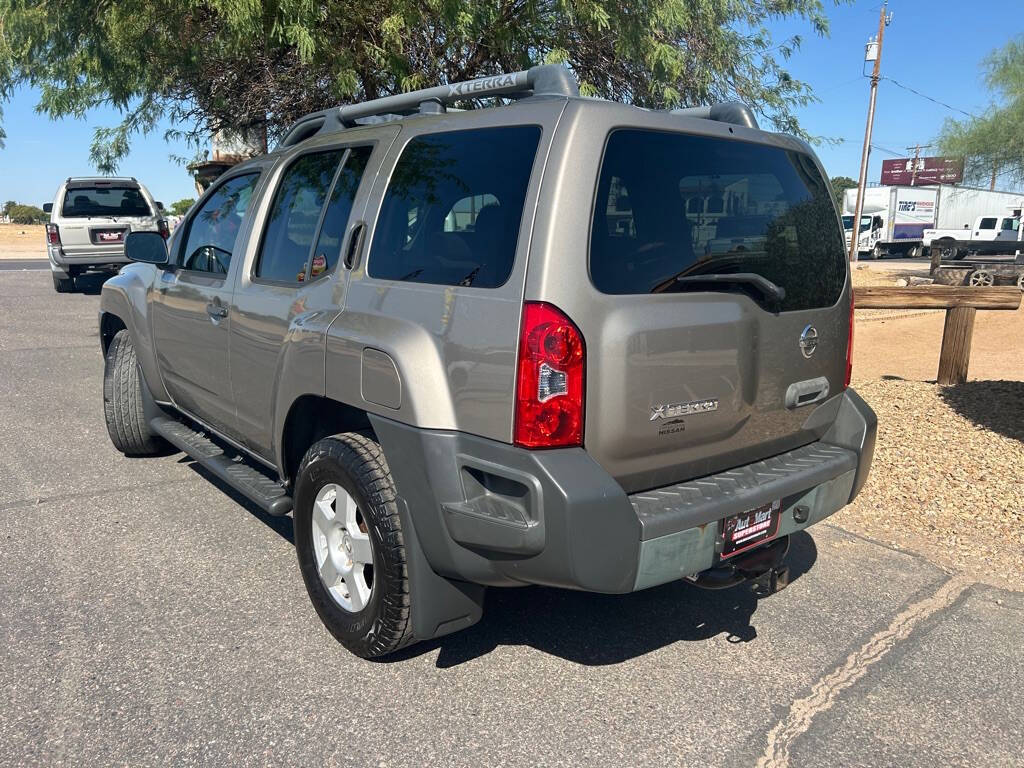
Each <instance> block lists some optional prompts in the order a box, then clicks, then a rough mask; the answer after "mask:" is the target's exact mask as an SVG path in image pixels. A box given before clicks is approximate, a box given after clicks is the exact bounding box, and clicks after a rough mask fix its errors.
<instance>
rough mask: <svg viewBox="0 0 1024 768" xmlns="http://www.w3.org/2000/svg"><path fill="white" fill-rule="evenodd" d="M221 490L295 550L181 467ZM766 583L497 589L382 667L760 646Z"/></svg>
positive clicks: (796, 560) (797, 555)
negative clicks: (604, 590)
mask: <svg viewBox="0 0 1024 768" xmlns="http://www.w3.org/2000/svg"><path fill="white" fill-rule="evenodd" d="M179 461H180V462H181V463H183V464H188V465H189V467H190V468H191V469H192V470H193V471H195V472H196V473H197V474H199V475H200V476H201V477H202V478H203V479H204V480H206V481H207V482H210V483H212V484H213V485H215V486H216V487H217V488H218V489H219V490H220V491H221V492H222V493H224V494H226V495H227V496H228V497H230V498H231V499H232V500H233V501H234V502H235V503H237V504H238V505H239V506H241V507H243V508H244V509H245V510H246V511H247V512H249V514H251V515H252V516H253V517H255V518H256V519H257V520H259V521H260V522H262V523H263V524H264V525H266V526H267V527H268V528H270V529H271V530H272V531H274V532H275V533H277V534H278V535H279V536H280V537H281V538H283V539H285V540H286V541H288V542H290V543H291V544H292V546H294V545H295V532H294V528H293V525H292V517H291V516H290V515H289V516H286V517H273V516H272V515H268V514H267V513H266V512H264V511H263V510H262V509H261V508H260V507H259V506H257V505H256V504H254V503H253V502H251V501H249V499H247V498H246V497H245V496H243V495H242V494H240V493H239V492H238V491H236V490H235V489H234V488H232V487H231V486H229V485H227V484H226V483H223V482H222V481H221V480H220V479H218V478H217V477H216V476H214V475H213V474H211V473H210V472H209V471H207V470H206V469H204V468H203V467H202V465H200V464H198V463H196V462H195V461H193V460H192V459H190V458H189V457H188V456H184V455H183V456H182V457H181V459H180V460H179ZM817 559H818V548H817V546H816V545H815V543H814V539H813V538H812V537H811V536H810V534H808V533H807V532H806V531H799V532H797V533H795V534H793V535H792V537H791V538H790V547H789V553H788V554H787V555H786V559H785V563H786V565H788V566H789V577H790V583H791V584H792V583H793V582H795V581H797V579H799V578H800V577H802V576H803V575H804V574H805V573H807V572H808V571H810V570H811V568H812V567H813V566H814V563H815V562H816V561H817ZM765 581H766V580H765V579H762V580H760V581H758V582H749V583H747V584H740V585H738V586H735V587H732V588H730V589H722V590H705V589H701V588H699V587H696V586H693V585H692V584H689V583H688V582H685V581H676V582H673V583H671V584H665V585H662V586H660V587H653V588H651V589H646V590H643V591H640V592H634V593H631V594H626V595H601V594H595V593H591V592H575V591H573V590H568V589H554V588H550V587H521V588H493V589H489V590H488V591H487V597H486V603H485V606H484V615H483V618H482V619H481V620H480V622H479V623H478V624H476V625H474V626H473V627H470V628H469V629H467V630H464V631H462V632H457V633H455V634H453V635H446V636H445V637H441V638H437V639H434V640H428V641H426V642H422V643H417V644H416V645H413V646H411V647H409V648H406V649H403V650H401V651H398V652H397V653H394V654H391V655H390V656H387V657H385V658H383V659H377V660H376V662H377V663H382V664H391V663H395V662H401V661H406V660H408V659H412V658H416V657H418V656H421V655H423V654H424V653H430V652H431V651H433V650H435V649H439V650H440V652H439V654H438V657H437V662H436V666H437V667H438V668H441V669H447V668H449V667H455V666H458V665H459V664H463V663H465V662H467V661H472V660H473V659H477V658H480V657H482V656H486V655H487V654H488V653H490V652H491V651H493V650H495V649H497V648H498V647H499V646H503V645H526V646H530V647H532V648H536V649H537V650H539V651H543V652H544V653H549V654H551V655H553V656H558V657H559V658H563V659H565V660H567V661H572V662H575V663H577V664H583V665H586V666H602V665H606V664H619V663H622V662H624V661H628V660H629V659H632V658H636V657H638V656H643V655H644V654H647V653H650V652H651V651H655V650H658V649H659V648H663V647H664V646H667V645H671V644H672V643H676V642H679V641H687V642H693V641H700V640H708V639H710V638H712V637H715V636H717V635H720V634H723V633H724V634H725V635H726V638H727V640H728V641H729V642H730V643H748V642H751V641H753V640H756V639H757V628H756V627H755V626H754V624H753V623H752V621H751V619H752V617H753V616H754V613H755V612H756V611H757V607H758V604H759V603H760V601H761V600H766V599H771V597H772V595H771V594H769V593H768V592H767V589H766V584H765Z"/></svg>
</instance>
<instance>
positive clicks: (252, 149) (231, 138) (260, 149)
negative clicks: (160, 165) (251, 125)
mask: <svg viewBox="0 0 1024 768" xmlns="http://www.w3.org/2000/svg"><path fill="white" fill-rule="evenodd" d="M266 151H267V136H266V133H265V132H263V133H261V134H260V135H258V136H254V135H250V136H248V137H245V136H236V135H234V134H230V133H227V132H225V131H219V132H217V133H215V134H214V135H213V138H212V139H211V140H210V151H209V152H208V153H207V159H206V160H202V161H200V162H198V163H192V164H191V165H189V166H188V170H189V172H190V173H191V174H192V178H193V179H195V182H196V194H197V195H202V194H203V192H205V191H206V189H207V187H209V186H210V184H212V183H213V182H214V181H215V180H216V179H217V178H218V177H219V176H220V175H221V174H222V173H224V171H226V170H227V169H228V168H231V167H232V166H235V165H238V164H239V163H241V162H243V161H245V160H248V159H249V158H250V157H254V156H256V155H260V154H263V153H265V152H266Z"/></svg>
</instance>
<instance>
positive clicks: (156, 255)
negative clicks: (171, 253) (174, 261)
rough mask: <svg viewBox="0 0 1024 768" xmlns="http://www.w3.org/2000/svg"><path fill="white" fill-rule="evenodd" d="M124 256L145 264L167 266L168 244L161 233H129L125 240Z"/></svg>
mask: <svg viewBox="0 0 1024 768" xmlns="http://www.w3.org/2000/svg"><path fill="white" fill-rule="evenodd" d="M124 255H125V256H127V257H128V258H129V259H131V260H132V261H140V262H142V263H143V264H157V265H162V264H166V263H167V260H168V259H167V244H166V243H165V242H164V239H163V237H162V236H161V235H160V233H159V232H129V233H128V237H126V238H125V240H124Z"/></svg>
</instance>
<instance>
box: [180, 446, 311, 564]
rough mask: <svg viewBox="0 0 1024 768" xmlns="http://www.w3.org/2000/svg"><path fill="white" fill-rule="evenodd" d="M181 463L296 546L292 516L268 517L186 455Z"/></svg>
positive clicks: (256, 506)
mask: <svg viewBox="0 0 1024 768" xmlns="http://www.w3.org/2000/svg"><path fill="white" fill-rule="evenodd" d="M171 452H172V453H173V452H175V450H174V449H173V448H172V449H171ZM179 463H181V464H188V466H189V468H190V469H191V470H192V471H194V472H195V473H196V474H198V475H199V476H200V477H202V478H203V479H204V480H206V481H207V482H209V483H212V484H213V485H214V486H216V487H217V489H218V490H219V491H220V492H221V493H223V494H224V495H225V496H228V497H230V499H231V500H232V501H233V502H235V503H236V504H238V506H240V507H242V508H243V509H245V511H246V512H248V513H249V514H250V515H252V516H253V517H255V518H256V519H257V520H259V521H260V522H261V523H263V524H264V525H265V526H267V528H269V529H270V530H272V531H273V532H274V533H276V534H277V535H278V536H280V537H281V538H282V539H284V540H285V541H287V542H288V543H290V544H291V545H292V546H295V531H294V529H293V527H292V518H291V515H285V516H284V517H274V516H273V515H268V514H267V513H266V512H264V511H263V509H262V508H261V507H260V506H259V505H257V504H255V503H254V502H252V501H250V500H249V499H248V498H246V497H245V496H243V495H242V494H241V493H239V492H238V491H236V490H235V489H234V488H232V487H231V486H230V485H228V484H227V483H225V482H224V481H223V480H221V479H220V478H219V477H217V476H216V475H214V474H212V473H211V472H210V471H209V470H207V469H206V468H205V467H203V465H202V464H199V463H197V462H195V461H193V460H192V459H190V458H189V457H188V456H186V455H184V454H183V455H182V457H181V458H180V459H179Z"/></svg>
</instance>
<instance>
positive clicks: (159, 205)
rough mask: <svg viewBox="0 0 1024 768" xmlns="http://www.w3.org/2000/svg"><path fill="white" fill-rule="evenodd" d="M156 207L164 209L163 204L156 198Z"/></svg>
mask: <svg viewBox="0 0 1024 768" xmlns="http://www.w3.org/2000/svg"><path fill="white" fill-rule="evenodd" d="M156 207H157V208H159V209H160V210H161V211H162V210H163V209H164V204H163V203H161V202H160V201H159V200H157V201H156Z"/></svg>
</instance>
